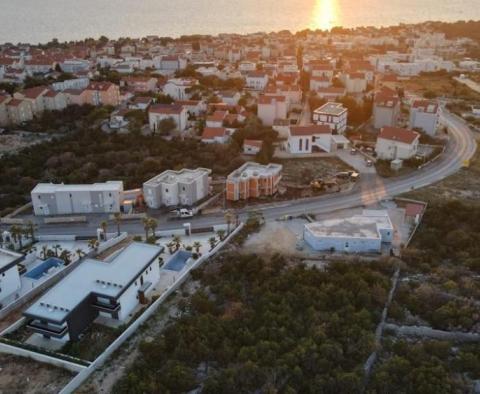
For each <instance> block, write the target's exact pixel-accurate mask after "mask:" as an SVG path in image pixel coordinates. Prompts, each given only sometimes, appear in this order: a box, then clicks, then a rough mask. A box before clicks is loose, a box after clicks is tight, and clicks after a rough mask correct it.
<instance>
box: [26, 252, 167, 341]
mask: <svg viewBox="0 0 480 394" xmlns="http://www.w3.org/2000/svg"><path fill="white" fill-rule="evenodd" d="M162 250H163V249H162V248H161V247H158V246H155V245H148V244H145V243H132V244H130V245H128V246H127V247H126V248H125V249H123V250H122V251H121V252H120V253H119V254H118V255H117V256H116V257H115V258H114V259H113V260H111V261H108V262H107V261H100V260H95V259H86V260H85V261H83V262H82V264H80V265H79V266H78V267H76V268H75V269H74V270H73V271H72V272H71V273H69V274H68V275H67V276H66V277H65V278H64V279H62V280H61V281H60V282H59V283H57V284H56V285H55V286H54V287H52V288H51V289H50V290H49V291H48V292H47V293H45V294H44V295H42V296H41V297H40V298H39V299H38V300H37V301H35V302H34V303H33V304H32V305H31V306H30V307H28V309H27V310H26V311H25V312H24V316H25V317H26V318H27V320H28V324H27V327H28V328H29V329H30V330H32V331H33V332H35V333H37V334H40V335H42V336H43V337H44V338H47V339H52V338H53V339H56V340H60V341H77V340H78V339H79V336H80V335H81V333H82V332H83V331H84V330H85V329H86V328H87V327H89V326H90V325H91V324H92V322H93V321H94V320H95V319H96V318H97V317H99V316H101V317H103V318H107V319H112V320H113V321H115V320H117V321H120V322H126V321H128V320H129V319H130V318H131V317H132V313H133V312H134V310H135V308H136V307H137V306H138V305H139V304H140V303H142V304H147V303H148V297H149V295H150V293H151V291H152V290H153V289H154V287H155V285H156V284H157V283H158V281H159V279H160V265H159V261H158V257H159V255H160V254H161V253H162Z"/></svg>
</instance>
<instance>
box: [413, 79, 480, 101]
mask: <svg viewBox="0 0 480 394" xmlns="http://www.w3.org/2000/svg"><path fill="white" fill-rule="evenodd" d="M404 89H405V91H408V92H413V93H417V94H419V95H423V94H424V93H425V92H432V93H434V94H435V95H436V96H444V95H454V96H456V97H458V98H464V99H474V100H480V95H479V94H478V93H475V92H474V91H473V90H471V89H470V88H468V87H467V86H464V85H462V84H460V83H458V82H456V81H454V80H453V78H452V77H451V76H449V75H422V76H418V77H412V78H410V79H409V80H408V81H405V82H404Z"/></svg>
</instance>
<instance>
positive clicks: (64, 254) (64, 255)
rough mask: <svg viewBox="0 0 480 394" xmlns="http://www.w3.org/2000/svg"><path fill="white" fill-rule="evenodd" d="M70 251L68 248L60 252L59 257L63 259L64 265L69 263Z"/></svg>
mask: <svg viewBox="0 0 480 394" xmlns="http://www.w3.org/2000/svg"><path fill="white" fill-rule="evenodd" d="M71 257H72V253H71V252H70V251H69V250H66V249H65V250H63V251H62V253H61V254H60V258H61V259H62V260H63V261H64V263H65V265H68V264H70V262H71Z"/></svg>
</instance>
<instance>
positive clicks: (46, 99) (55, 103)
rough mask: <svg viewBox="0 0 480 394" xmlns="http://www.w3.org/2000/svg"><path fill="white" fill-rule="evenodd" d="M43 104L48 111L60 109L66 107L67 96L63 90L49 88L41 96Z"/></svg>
mask: <svg viewBox="0 0 480 394" xmlns="http://www.w3.org/2000/svg"><path fill="white" fill-rule="evenodd" d="M43 105H44V108H45V109H46V110H48V111H61V110H62V109H65V108H67V105H68V102H67V96H66V95H65V94H64V93H63V92H57V91H55V90H51V89H49V90H48V92H47V93H45V95H44V96H43Z"/></svg>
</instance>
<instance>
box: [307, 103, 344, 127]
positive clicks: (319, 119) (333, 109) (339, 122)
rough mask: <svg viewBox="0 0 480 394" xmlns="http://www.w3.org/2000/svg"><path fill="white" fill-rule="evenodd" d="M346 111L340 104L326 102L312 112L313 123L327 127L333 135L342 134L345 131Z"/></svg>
mask: <svg viewBox="0 0 480 394" xmlns="http://www.w3.org/2000/svg"><path fill="white" fill-rule="evenodd" d="M347 115H348V110H347V109H346V108H344V107H343V105H342V104H341V103H334V102H328V103H325V104H323V105H322V106H321V107H319V108H317V109H316V110H315V111H313V121H314V122H315V123H316V124H318V125H328V126H330V129H331V130H332V132H333V133H334V134H343V133H344V132H345V130H346V129H347Z"/></svg>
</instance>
